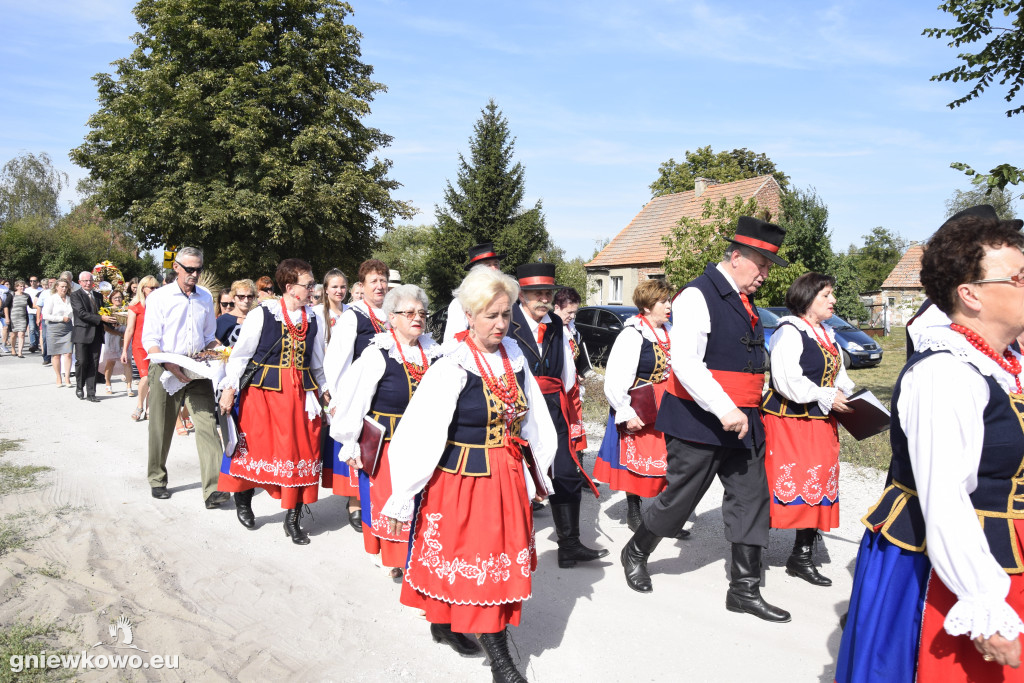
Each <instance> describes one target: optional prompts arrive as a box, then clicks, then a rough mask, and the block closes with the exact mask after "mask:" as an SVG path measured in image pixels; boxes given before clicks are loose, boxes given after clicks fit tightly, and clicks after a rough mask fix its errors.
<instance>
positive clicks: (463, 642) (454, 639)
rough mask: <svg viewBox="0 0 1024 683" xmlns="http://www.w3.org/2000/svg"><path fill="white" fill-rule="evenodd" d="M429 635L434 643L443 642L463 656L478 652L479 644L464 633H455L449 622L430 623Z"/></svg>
mask: <svg viewBox="0 0 1024 683" xmlns="http://www.w3.org/2000/svg"><path fill="white" fill-rule="evenodd" d="M430 636H431V637H432V638H433V639H434V642H435V643H445V644H446V645H448V646H449V647H451V648H452V649H453V650H455V651H456V652H458V653H459V654H460V655H462V656H463V657H467V656H469V655H475V654H476V653H478V652H480V646H479V645H477V644H476V643H475V642H474V641H473V639H472V638H469V637H467V636H466V634H464V633H456V632H455V631H453V630H452V625H451V624H431V625H430Z"/></svg>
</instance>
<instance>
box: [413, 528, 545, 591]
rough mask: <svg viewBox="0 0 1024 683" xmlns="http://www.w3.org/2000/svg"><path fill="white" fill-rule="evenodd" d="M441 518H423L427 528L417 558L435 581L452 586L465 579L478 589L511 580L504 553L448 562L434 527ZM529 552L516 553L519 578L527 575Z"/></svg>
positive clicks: (438, 532) (459, 558) (507, 560)
mask: <svg viewBox="0 0 1024 683" xmlns="http://www.w3.org/2000/svg"><path fill="white" fill-rule="evenodd" d="M443 516H444V515H443V514H442V513H440V512H434V513H430V514H428V515H426V516H425V519H426V522H427V526H426V529H424V531H423V545H424V546H426V548H425V549H424V551H423V553H422V554H421V555H420V557H419V558H418V560H419V563H420V564H422V565H423V566H424V567H426V568H427V569H428V570H430V571H431V572H433V573H434V574H435V575H436V576H437V578H439V579H441V580H442V581H447V582H448V584H449V585H452V584H454V583H455V582H456V581H457V580H458V579H459V578H460V577H461V578H464V579H468V580H469V581H471V582H473V583H475V584H476V585H478V586H482V585H484V584H485V583H487V582H488V581H490V582H491V583H502V582H505V581H508V580H509V578H510V577H511V571H510V569H511V567H512V560H510V559H509V556H508V554H507V553H501V554H499V555H497V556H495V555H494V554H493V553H492V554H491V555H490V556H489V557H487V558H483V559H482V558H481V556H480V555H477V556H476V557H475V558H473V560H474V561H472V562H470V561H467V560H465V559H463V558H461V557H456V558H453V559H451V560H449V559H447V558H446V557H445V556H444V554H443V550H444V546H443V545H442V543H441V542H440V541H439V540H438V536H439V535H440V531H439V529H438V524H439V523H440V521H441V518H442V517H443ZM530 557H531V549H530V548H529V547H527V548H523V549H522V550H520V551H519V552H518V553H516V564H517V565H519V571H520V572H521V573H522V574H523V576H529V575H530Z"/></svg>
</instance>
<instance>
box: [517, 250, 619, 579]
mask: <svg viewBox="0 0 1024 683" xmlns="http://www.w3.org/2000/svg"><path fill="white" fill-rule="evenodd" d="M516 275H517V277H518V278H519V290H520V291H519V303H517V304H516V305H515V306H513V307H512V329H511V330H510V331H509V337H510V338H511V339H513V340H515V342H516V343H517V344H518V345H519V348H520V350H522V352H523V355H524V356H525V357H526V362H527V363H528V364H529V366H530V372H532V373H533V376H534V378H535V379H536V380H537V384H539V385H540V390H541V392H542V393H543V394H544V399H545V401H546V402H547V407H548V412H549V413H551V420H552V421H553V422H554V423H555V431H556V432H557V433H558V452H557V453H556V454H555V462H554V464H553V465H552V467H551V469H552V477H551V481H552V483H553V484H554V487H555V490H554V492H553V493H552V495H551V499H550V500H551V516H552V517H553V518H554V523H555V532H556V533H557V535H558V566H559V567H561V568H562V569H568V568H570V567H575V566H576V563H577V562H588V561H590V560H596V559H598V558H601V557H604V556H605V555H607V554H608V551H607V550H605V549H600V550H595V549H593V548H588V547H587V546H585V545H583V544H582V543H581V542H580V499H581V497H582V492H583V482H584V480H586V482H587V483H588V484H589V485H590V488H591V490H592V491H593V492H594V495H595V496H596V495H597V488H596V487H595V486H594V483H593V482H592V481H591V480H590V477H588V476H587V475H586V473H585V472H584V471H583V468H582V467H580V463H579V460H578V459H577V457H576V451H575V449H574V448H573V447H572V443H571V442H570V439H569V399H568V395H567V392H569V391H571V390H572V389H573V387H574V386H575V384H576V367H575V365H574V364H573V359H572V350H571V349H570V348H569V342H568V339H566V337H565V335H564V334H563V331H562V320H561V319H560V318H559V317H558V316H557V315H555V314H554V313H553V312H552V299H553V294H554V291H555V290H556V289H561V286H560V285H556V284H555V264H553V263H527V264H525V265H522V266H519V268H518V270H517V271H516Z"/></svg>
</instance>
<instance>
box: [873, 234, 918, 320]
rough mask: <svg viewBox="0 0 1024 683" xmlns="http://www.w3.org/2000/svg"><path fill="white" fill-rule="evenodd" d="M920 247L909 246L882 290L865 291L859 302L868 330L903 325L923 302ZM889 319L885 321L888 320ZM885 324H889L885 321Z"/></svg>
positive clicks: (916, 245)
mask: <svg viewBox="0 0 1024 683" xmlns="http://www.w3.org/2000/svg"><path fill="white" fill-rule="evenodd" d="M923 255H924V245H923V244H911V245H910V246H909V247H908V248H907V250H906V251H905V252H903V256H901V257H900V260H899V261H898V262H897V263H896V266H895V267H894V268H893V269H892V272H891V273H889V276H888V277H886V278H885V281H884V282H882V288H881V289H879V290H876V291H874V292H864V293H863V294H861V296H860V299H861V301H862V302H863V303H864V305H865V306H867V308H868V312H869V314H870V315H869V320H868V325H869V326H870V327H880V328H888V327H893V326H897V327H898V326H901V325H906V324H907V321H908V320H910V318H911V317H913V315H914V313H916V312H917V309H918V308H920V307H921V304H922V303H923V302H924V300H925V294H924V285H922V284H921V257H922V256H923ZM887 319H888V320H887ZM887 321H888V325H886V322H887Z"/></svg>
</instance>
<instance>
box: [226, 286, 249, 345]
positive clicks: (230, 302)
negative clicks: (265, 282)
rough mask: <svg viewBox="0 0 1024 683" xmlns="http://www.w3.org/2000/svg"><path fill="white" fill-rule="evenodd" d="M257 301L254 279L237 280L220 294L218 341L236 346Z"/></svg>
mask: <svg viewBox="0 0 1024 683" xmlns="http://www.w3.org/2000/svg"><path fill="white" fill-rule="evenodd" d="M255 301H256V283H254V282H253V281H252V280H235V281H234V282H232V283H231V287H230V288H228V289H225V290H224V291H223V292H222V293H221V295H220V308H221V315H220V316H218V317H217V332H216V336H217V341H219V342H220V343H221V344H223V345H224V346H234V345H235V343H236V342H237V341H238V335H239V334H241V332H242V323H244V322H245V317H246V315H248V314H249V309H250V308H252V306H253V303H254V302H255Z"/></svg>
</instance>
